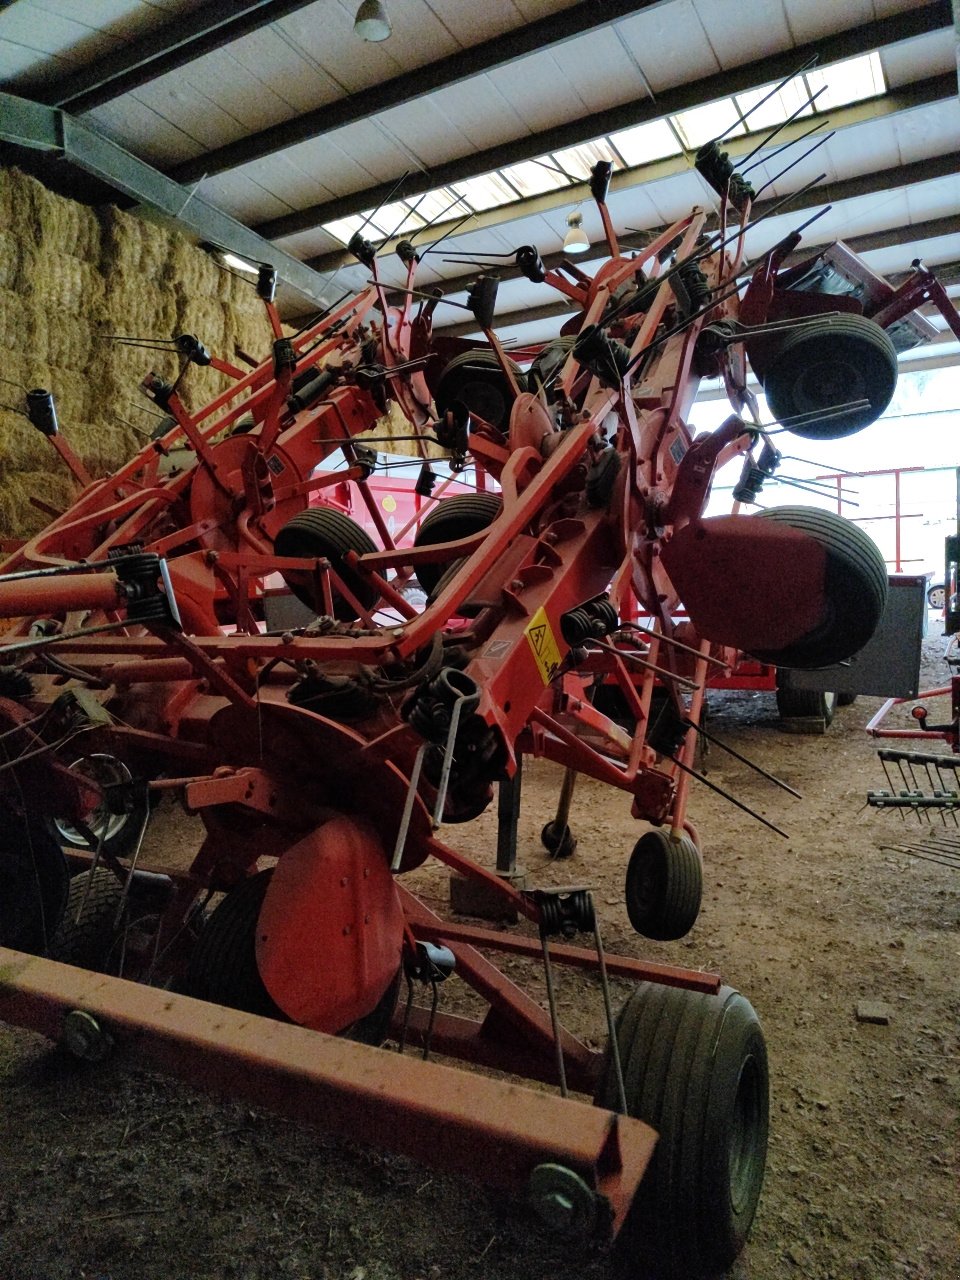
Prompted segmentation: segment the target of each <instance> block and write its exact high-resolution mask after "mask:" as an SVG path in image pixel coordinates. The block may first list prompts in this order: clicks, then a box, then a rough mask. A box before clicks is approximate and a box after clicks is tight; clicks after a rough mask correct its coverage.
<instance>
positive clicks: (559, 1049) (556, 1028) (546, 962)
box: [540, 928, 567, 1098]
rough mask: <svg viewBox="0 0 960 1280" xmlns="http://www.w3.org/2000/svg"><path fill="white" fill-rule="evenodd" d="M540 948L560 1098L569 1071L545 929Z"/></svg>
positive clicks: (565, 1085)
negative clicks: (564, 1056) (566, 1064)
mask: <svg viewBox="0 0 960 1280" xmlns="http://www.w3.org/2000/svg"><path fill="white" fill-rule="evenodd" d="M540 947H541V950H542V951H543V976H544V981H545V982H546V986H547V1004H548V1005H549V1006H550V1025H551V1027H552V1028H553V1044H554V1050H555V1052H556V1056H557V1075H558V1077H559V1080H560V1096H561V1097H562V1098H565V1097H566V1096H567V1070H566V1067H565V1066H564V1064H563V1045H562V1044H561V1043H560V1019H559V1018H558V1016H557V997H556V993H555V991H554V987H553V968H552V966H551V964H550V943H549V942H548V941H547V935H546V934H545V933H544V931H543V929H542V928H541V930H540Z"/></svg>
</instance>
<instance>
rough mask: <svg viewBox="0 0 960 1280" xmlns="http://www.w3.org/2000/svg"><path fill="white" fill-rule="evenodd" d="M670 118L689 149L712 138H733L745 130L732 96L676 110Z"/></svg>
mask: <svg viewBox="0 0 960 1280" xmlns="http://www.w3.org/2000/svg"><path fill="white" fill-rule="evenodd" d="M670 119H671V120H672V121H673V124H674V127H675V128H676V130H677V131H678V133H679V134H680V137H681V139H682V141H683V145H684V146H685V147H686V148H687V149H688V150H690V151H695V150H696V149H697V147H702V146H703V144H704V143H705V142H710V141H711V140H712V139H713V138H717V137H724V138H733V137H736V136H737V134H741V133H745V132H746V128H745V126H744V124H743V122H742V121H741V119H740V113H739V111H738V110H737V106H736V103H735V102H734V100H733V99H732V98H721V99H720V101H719V102H710V103H708V104H707V105H706V106H705V107H691V109H690V110H689V111H678V112H677V114H676V115H675V116H671V117H670Z"/></svg>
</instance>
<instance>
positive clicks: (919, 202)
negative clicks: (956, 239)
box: [904, 173, 960, 223]
mask: <svg viewBox="0 0 960 1280" xmlns="http://www.w3.org/2000/svg"><path fill="white" fill-rule="evenodd" d="M904 194H905V196H906V199H907V208H908V209H909V211H910V221H911V223H915V222H927V221H929V220H931V219H933V218H948V217H950V216H951V215H952V214H957V215H960V174H955V173H954V174H950V175H949V177H946V178H934V179H932V180H931V181H930V182H915V183H912V184H911V185H910V186H909V187H907V188H906V189H905V191H904Z"/></svg>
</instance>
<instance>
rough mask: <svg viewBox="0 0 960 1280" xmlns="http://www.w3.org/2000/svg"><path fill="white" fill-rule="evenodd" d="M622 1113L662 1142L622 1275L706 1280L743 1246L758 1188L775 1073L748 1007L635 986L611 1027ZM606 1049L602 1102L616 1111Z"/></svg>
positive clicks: (633, 1212) (629, 1227)
mask: <svg viewBox="0 0 960 1280" xmlns="http://www.w3.org/2000/svg"><path fill="white" fill-rule="evenodd" d="M616 1037H617V1045H618V1048H619V1053H620V1063H621V1068H622V1071H623V1080H624V1086H625V1092H626V1099H627V1111H628V1113H629V1114H630V1115H631V1116H633V1117H635V1118H636V1119H639V1120H643V1121H645V1122H646V1123H647V1124H649V1125H651V1126H652V1127H653V1128H654V1129H655V1130H656V1131H657V1133H658V1135H659V1139H658V1142H657V1146H656V1148H655V1150H654V1153H653V1159H652V1161H651V1163H650V1166H649V1167H648V1169H647V1171H646V1173H645V1175H644V1177H643V1180H642V1181H641V1183H640V1186H639V1189H638V1191H637V1194H636V1196H635V1197H634V1201H633V1204H632V1206H631V1208H630V1211H629V1214H628V1216H627V1221H626V1223H625V1225H624V1227H623V1230H622V1231H621V1234H620V1236H619V1238H618V1251H619V1255H620V1259H621V1262H622V1263H623V1264H624V1269H625V1270H626V1271H627V1273H628V1274H629V1275H631V1276H637V1277H640V1276H656V1277H658V1280H707V1278H708V1277H715V1276H717V1275H719V1274H720V1273H722V1272H725V1271H726V1270H727V1268H728V1267H729V1266H730V1265H731V1264H732V1263H733V1261H734V1260H735V1258H736V1257H737V1255H738V1254H739V1253H740V1251H741V1250H742V1248H743V1246H744V1244H745V1242H746V1239H747V1234H748V1232H749V1230H750V1226H751V1224H752V1222H753V1218H754V1214H755V1213H756V1209H757V1204H758V1201H759V1199H760V1191H761V1188H762V1186H763V1175H764V1169H765V1165H766V1154H767V1134H768V1127H769V1070H768V1065H767V1051H766V1046H765V1043H764V1038H763V1032H762V1030H761V1027H760V1022H759V1020H758V1018H757V1015H756V1013H755V1012H754V1010H753V1007H752V1006H751V1004H750V1002H749V1001H748V1000H746V999H745V998H744V997H743V996H742V995H740V994H739V992H737V991H734V990H733V989H732V988H731V987H721V988H720V990H719V992H718V993H717V994H716V995H708V994H706V993H704V992H699V991H689V990H685V989H684V988H682V987H666V986H661V985H659V984H656V983H652V982H642V983H640V984H639V985H638V986H637V988H636V990H635V991H634V992H633V994H632V995H631V996H630V998H629V999H628V1000H627V1002H626V1004H625V1005H624V1006H623V1008H622V1010H621V1011H620V1014H619V1016H618V1018H617V1022H616ZM617 1099H618V1095H617V1085H616V1075H615V1071H614V1069H613V1063H612V1059H611V1056H610V1051H609V1049H608V1051H607V1058H606V1062H605V1064H604V1069H603V1072H602V1075H601V1079H600V1084H599V1087H598V1089H597V1093H596V1096H595V1099H594V1100H595V1102H596V1103H597V1104H598V1105H600V1106H603V1107H607V1108H609V1109H610V1110H616V1109H617V1106H618V1100H617Z"/></svg>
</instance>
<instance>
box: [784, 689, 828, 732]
mask: <svg viewBox="0 0 960 1280" xmlns="http://www.w3.org/2000/svg"><path fill="white" fill-rule="evenodd" d="M838 701H839V695H838V694H835V693H824V692H822V691H821V690H819V689H791V688H789V687H787V688H784V687H783V686H781V684H780V682H779V680H778V681H777V710H778V711H779V712H780V719H781V720H822V721H823V723H824V725H829V724H830V723H831V721H832V720H833V712H834V709H835V707H836V706H837V703H838Z"/></svg>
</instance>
